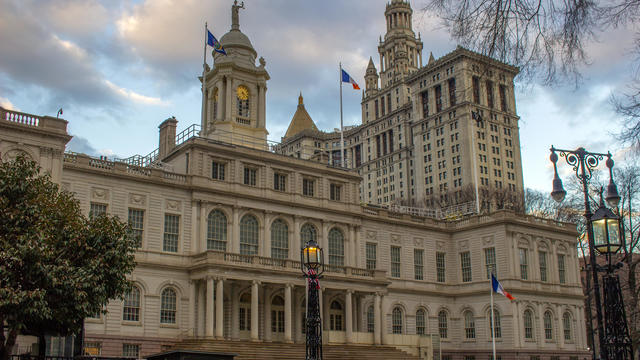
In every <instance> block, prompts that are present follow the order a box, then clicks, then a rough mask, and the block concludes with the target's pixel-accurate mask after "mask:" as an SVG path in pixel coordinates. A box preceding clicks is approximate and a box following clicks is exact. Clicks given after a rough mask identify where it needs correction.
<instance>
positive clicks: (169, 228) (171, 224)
mask: <svg viewBox="0 0 640 360" xmlns="http://www.w3.org/2000/svg"><path fill="white" fill-rule="evenodd" d="M179 231H180V215H173V214H164V239H163V241H162V250H163V251H168V252H178V237H179Z"/></svg>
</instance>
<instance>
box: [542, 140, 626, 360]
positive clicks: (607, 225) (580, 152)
mask: <svg viewBox="0 0 640 360" xmlns="http://www.w3.org/2000/svg"><path fill="white" fill-rule="evenodd" d="M556 152H558V153H559V154H560V157H564V158H565V160H566V162H567V164H569V165H570V166H572V167H573V170H574V171H575V173H576V177H577V178H578V180H579V181H580V183H581V184H582V193H583V195H584V209H585V212H584V217H585V220H586V223H587V239H588V243H589V259H590V262H591V270H592V274H593V294H594V298H595V302H596V318H597V321H598V339H599V343H600V357H601V359H632V356H633V353H632V352H631V340H630V337H629V332H628V330H627V322H626V317H625V315H624V305H623V302H622V293H621V292H620V282H619V281H618V280H617V276H614V275H611V273H612V271H613V269H612V267H611V265H610V262H611V259H610V258H608V260H609V266H608V267H607V275H606V276H604V277H603V279H604V297H605V302H604V305H605V308H604V310H605V319H604V320H603V316H602V308H601V307H602V305H601V301H600V286H599V283H598V273H597V269H598V265H597V263H596V251H598V252H600V253H603V254H604V253H605V252H606V253H607V254H609V256H610V255H611V254H612V253H614V252H615V251H618V249H620V247H621V244H620V240H619V239H620V227H619V220H618V218H617V217H616V216H615V215H614V214H613V213H612V212H611V210H609V209H606V208H605V207H604V204H601V206H600V208H599V209H598V211H596V214H592V213H591V205H590V201H589V190H588V184H589V181H590V180H591V175H592V171H593V169H595V168H597V167H598V164H599V163H600V161H601V160H603V159H604V158H605V157H606V158H607V161H606V165H607V168H609V185H608V186H607V197H606V200H607V203H609V205H610V206H613V207H615V206H617V205H618V203H619V201H620V196H619V195H618V189H617V187H616V184H615V183H614V182H613V159H612V158H611V153H607V154H600V153H591V152H588V151H586V150H585V149H584V148H582V147H580V148H578V149H576V150H562V149H556V148H554V147H553V146H551V156H550V157H549V159H550V160H551V162H552V163H553V170H554V176H553V191H552V192H551V197H552V198H553V199H554V200H556V201H557V202H562V200H564V197H565V195H566V194H567V192H566V191H565V190H564V188H563V187H562V180H560V177H559V176H558V169H557V166H556V163H557V162H558V154H556ZM601 202H602V201H601ZM609 278H611V279H609ZM613 278H615V280H613ZM605 320H606V328H605ZM605 329H606V331H605ZM591 334H592V336H593V331H592V332H591ZM591 343H592V346H593V359H596V353H595V344H594V339H593V337H592V339H591Z"/></svg>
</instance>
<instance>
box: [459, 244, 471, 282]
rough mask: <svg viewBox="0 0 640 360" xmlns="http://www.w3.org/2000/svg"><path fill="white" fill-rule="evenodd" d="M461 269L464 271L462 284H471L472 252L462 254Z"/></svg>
mask: <svg viewBox="0 0 640 360" xmlns="http://www.w3.org/2000/svg"><path fill="white" fill-rule="evenodd" d="M460 267H461V269H462V282H470V281H471V280H472V275H471V253H470V252H468V251H465V252H463V253H460Z"/></svg>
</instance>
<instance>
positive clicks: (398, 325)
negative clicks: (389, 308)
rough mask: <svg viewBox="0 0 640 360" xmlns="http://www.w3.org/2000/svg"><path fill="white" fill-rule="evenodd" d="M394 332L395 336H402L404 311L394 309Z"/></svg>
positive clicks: (397, 308) (392, 318)
mask: <svg viewBox="0 0 640 360" xmlns="http://www.w3.org/2000/svg"><path fill="white" fill-rule="evenodd" d="M391 322H392V325H393V326H392V330H393V333H394V334H402V309H400V308H399V307H395V308H393V312H392V313H391Z"/></svg>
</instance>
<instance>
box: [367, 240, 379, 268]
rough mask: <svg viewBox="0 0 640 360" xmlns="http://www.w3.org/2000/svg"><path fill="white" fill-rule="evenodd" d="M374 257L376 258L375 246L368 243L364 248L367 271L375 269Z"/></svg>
mask: <svg viewBox="0 0 640 360" xmlns="http://www.w3.org/2000/svg"><path fill="white" fill-rule="evenodd" d="M376 257H377V245H376V244H374V243H369V242H368V243H367V246H366V258H367V269H369V270H375V269H376Z"/></svg>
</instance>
